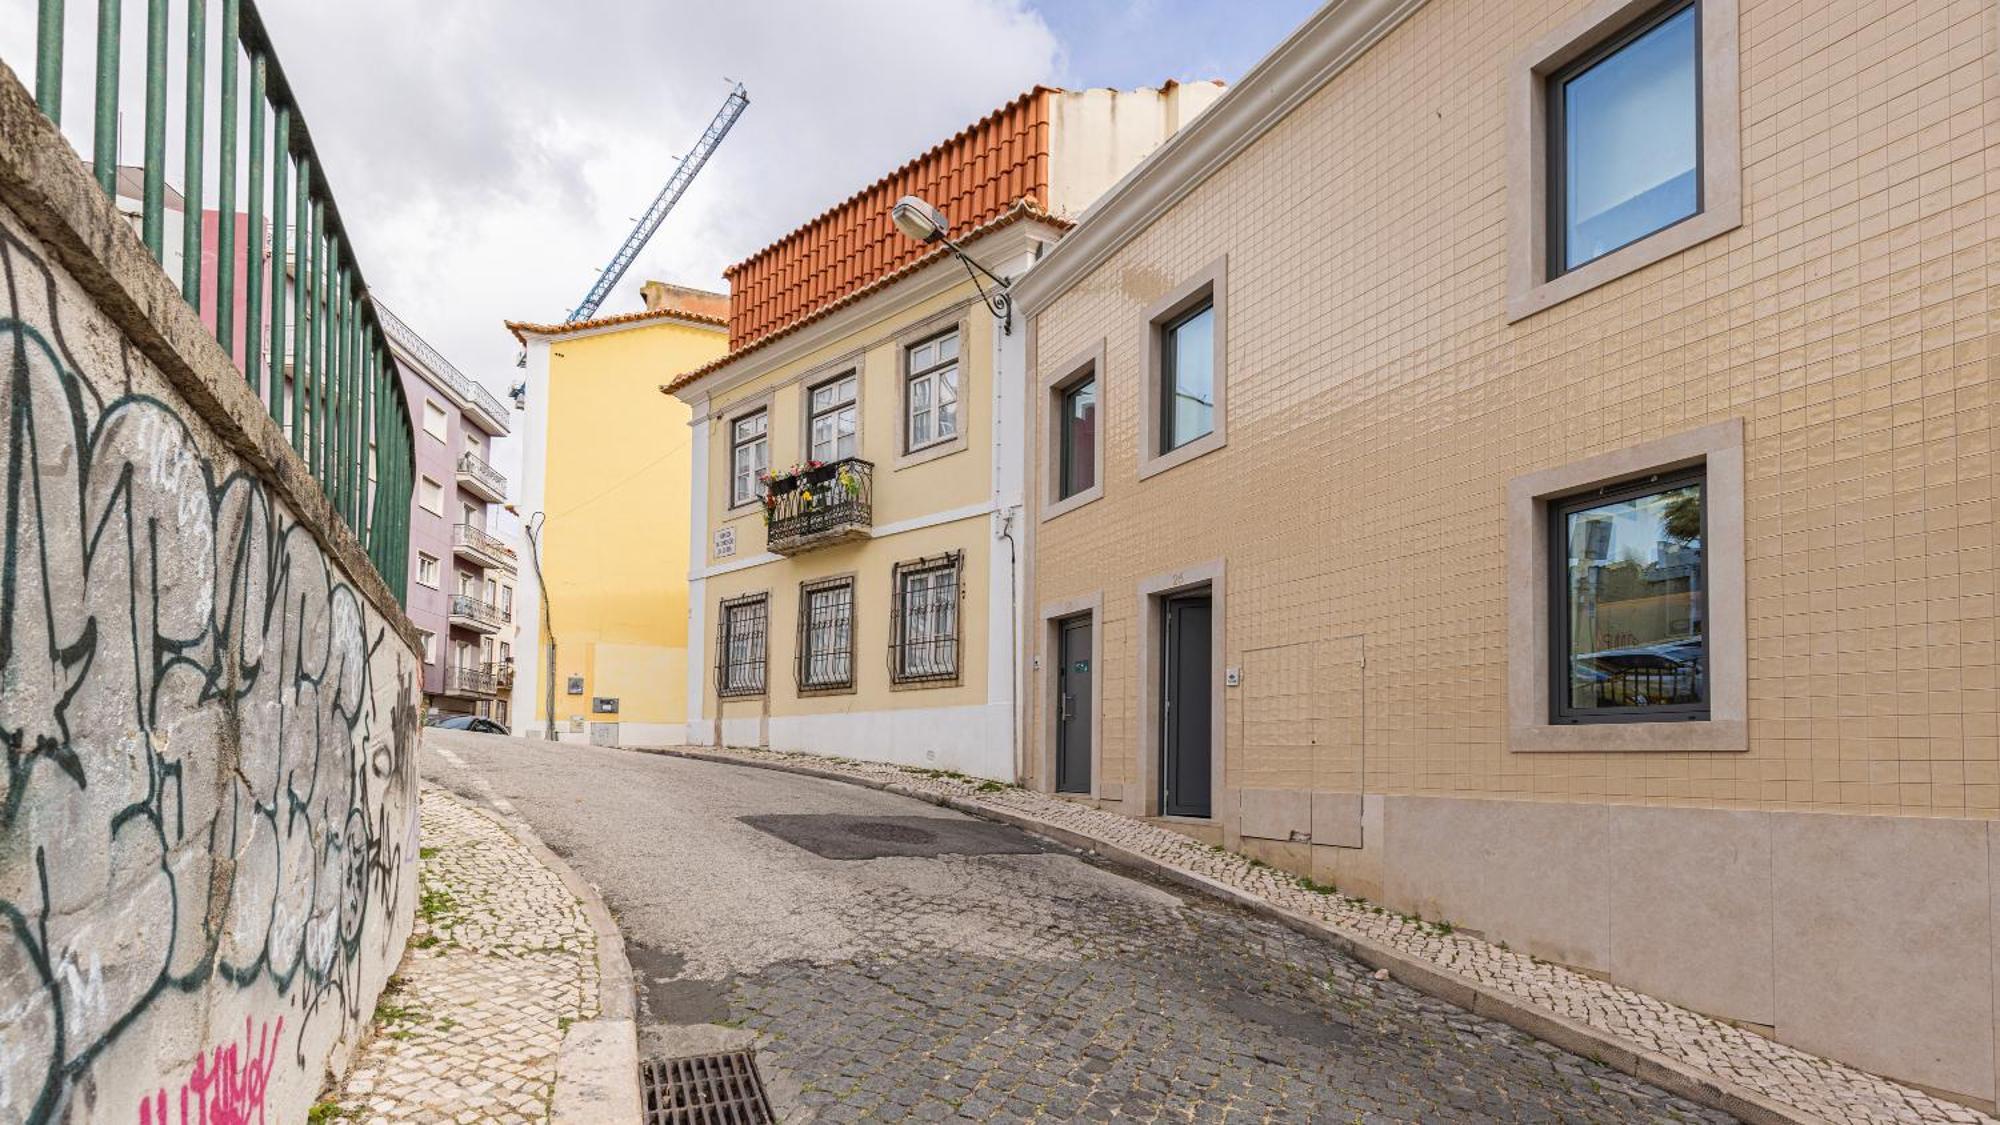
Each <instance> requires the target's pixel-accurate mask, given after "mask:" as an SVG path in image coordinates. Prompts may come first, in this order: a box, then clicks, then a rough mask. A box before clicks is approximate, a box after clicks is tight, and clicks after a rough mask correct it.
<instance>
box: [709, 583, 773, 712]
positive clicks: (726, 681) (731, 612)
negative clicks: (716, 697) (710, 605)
mask: <svg viewBox="0 0 2000 1125" xmlns="http://www.w3.org/2000/svg"><path fill="white" fill-rule="evenodd" d="M768 607H769V602H768V599H767V598H766V597H765V596H764V595H762V594H756V595H753V596H751V597H746V598H738V599H736V600H734V601H727V602H723V603H722V607H721V608H722V622H721V624H720V626H719V627H718V631H717V635H716V638H715V654H716V659H715V689H716V691H717V693H719V694H721V695H758V694H761V693H762V692H763V690H764V654H765V646H766V638H767V634H768V632H769V630H768V625H769V615H768V613H767V610H768Z"/></svg>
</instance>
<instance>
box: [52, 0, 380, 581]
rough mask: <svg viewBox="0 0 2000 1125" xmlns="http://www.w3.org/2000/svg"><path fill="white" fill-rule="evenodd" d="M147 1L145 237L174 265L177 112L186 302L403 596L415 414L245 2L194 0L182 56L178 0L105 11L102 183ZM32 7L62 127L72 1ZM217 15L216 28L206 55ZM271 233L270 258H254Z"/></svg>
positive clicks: (97, 150)
mask: <svg viewBox="0 0 2000 1125" xmlns="http://www.w3.org/2000/svg"><path fill="white" fill-rule="evenodd" d="M139 2H143V3H144V5H145V8H146V57H145V59H144V66H145V107H144V122H145V128H144V139H143V148H144V157H143V161H142V165H141V173H142V174H141V176H140V179H141V181H142V184H143V186H142V187H141V189H140V194H141V197H140V200H139V205H140V220H139V228H140V237H141V238H142V239H143V240H144V241H145V244H146V248H147V249H148V250H150V251H152V253H153V256H154V257H155V258H157V259H159V260H160V261H161V263H162V265H163V266H164V265H165V263H166V254H167V246H166V237H167V236H166V231H167V210H168V208H167V183H166V170H167V129H168V123H169V116H170V115H173V114H178V115H179V123H180V124H181V125H182V127H183V132H184V135H185V152H184V154H183V172H182V186H181V196H182V199H183V200H184V202H183V203H182V205H181V206H182V223H181V228H182V229H181V245H180V258H181V263H180V264H181V277H180V286H181V295H182V296H183V297H184V298H185V299H186V300H187V302H188V304H190V305H192V306H194V308H195V310H196V311H197V312H198V313H200V314H201V315H202V316H203V317H204V318H205V319H207V320H208V322H209V323H211V324H213V325H214V328H215V337H216V339H217V340H218V341H220V342H221V344H222V347H223V349H224V350H225V351H227V352H228V353H229V355H230V358H231V359H233V360H234V361H235V362H236V363H237V365H238V366H239V367H241V368H242V371H243V376H244V378H245V379H246V380H248V381H249V384H250V388H251V389H252V390H253V391H256V392H257V394H258V396H259V398H260V399H262V400H263V401H264V402H265V403H266V404H268V406H269V408H270V411H271V417H272V419H273V420H275V421H276V422H277V423H278V424H279V425H280V426H281V427H283V428H284V430H285V431H286V434H287V435H288V437H289V438H290V440H291V443H292V448H293V449H294V450H296V451H297V452H298V454H299V456H300V457H301V458H303V459H304V461H305V463H306V465H307V467H308V468H310V469H311V471H312V474H313V476H314V477H315V478H316V479H317V480H318V481H319V483H320V487H321V488H322V489H324V490H325V492H326V495H327V498H328V499H329V500H331V501H332V503H333V506H334V510H335V511H336V512H337V513H338V514H339V516H340V518H341V519H343V520H345V521H346V523H347V525H348V527H350V528H351V529H353V531H354V533H355V535H356V536H357V537H359V539H360V540H361V542H362V544H363V545H364V546H365V547H366V548H367V551H368V555H369V558H370V559H371V560H372V561H373V562H374V564H375V569H376V570H377V572H379V573H380V574H381V576H382V578H383V580H384V581H386V582H387V583H388V585H389V588H390V590H392V591H393V592H394V593H395V595H396V597H397V598H398V599H401V598H402V597H403V596H404V593H405V588H404V587H405V580H406V578H407V577H408V572H409V519H410V494H411V490H412V489H413V488H414V487H415V485H416V478H415V445H414V431H413V430H412V428H411V423H410V409H409V403H408V400H407V399H406V398H405V397H404V395H403V388H402V383H401V380H399V379H398V378H397V377H396V372H395V368H394V367H393V366H392V365H391V363H390V360H389V349H388V344H387V343H386V341H385V340H384V338H383V333H382V326H381V323H380V321H379V320H378V319H377V316H376V311H375V307H374V303H373V302H372V301H371V300H370V299H369V297H368V284H367V282H366V281H365V280H363V278H362V275H361V268H360V266H359V264H357V263H356V261H355V259H354V253H353V247H352V245H351V243H350V242H349V240H348V237H347V229H346V226H345V225H344V224H343V223H342V222H341V218H340V208H339V206H338V205H337V204H335V202H334V198H333V192H332V191H331V190H329V189H328V187H327V186H326V173H325V171H324V170H323V168H322V166H321V163H320V159H319V155H318V153H317V152H316V151H315V150H314V148H313V143H312V134H311V133H310V132H309V131H308V130H307V128H306V122H305V118H304V116H303V114H301V112H300V110H299V106H298V102H297V99H296V98H294V97H293V94H292V88H291V85H290V84H289V83H288V82H286V81H285V72H284V69H283V68H282V67H280V66H279V65H278V57H277V53H276V52H275V51H274V50H273V49H272V46H271V40H270V36H269V34H268V33H267V32H266V31H265V28H264V21H263V19H262V18H261V17H260V16H259V15H258V14H257V6H256V4H254V3H253V2H252V0H183V2H184V3H185V5H186V20H185V23H186V42H185V44H184V45H183V50H182V51H180V52H175V51H174V50H173V49H172V48H173V45H172V44H170V43H169V42H168V15H169V12H168V0H97V4H98V8H97V28H96V32H97V33H96V44H95V71H94V79H95V81H94V88H95V97H94V102H95V104H94V106H93V107H92V108H93V110H94V117H93V119H92V138H93V141H92V145H91V167H92V171H93V173H94V174H95V175H96V178H97V182H98V183H99V184H100V185H101V186H102V187H103V188H104V190H105V191H106V192H107V193H110V194H113V195H114V196H115V195H116V193H117V191H118V144H117V137H118V125H119V106H118V95H119V78H120V75H121V73H122V72H121V69H120V66H121V63H120V59H119V53H120V52H119V49H120V43H121V39H122V38H123V35H122V29H121V20H122V17H123V14H124V12H123V9H124V8H125V7H126V6H127V4H128V3H139ZM39 3H40V10H39V13H38V20H39V22H38V25H37V29H36V32H37V33H36V58H35V99H36V101H37V102H38V103H39V104H40V106H41V110H42V112H43V113H44V114H47V115H48V117H49V119H50V120H52V121H54V122H55V123H56V124H57V125H61V124H62V112H63V104H62V103H63V90H62V73H63V63H64V57H63V56H64V47H65V45H66V44H65V42H64V39H65V36H64V34H63V15H64V13H63V7H64V0H39ZM211 15H213V16H214V17H215V18H217V19H219V20H220V22H221V26H220V27H219V28H218V29H216V32H215V34H216V36H217V37H218V42H216V43H213V44H212V43H211V41H210V38H209V35H210V32H209V19H210V17H211ZM211 46H215V47H217V49H218V52H219V55H220V59H221V67H220V70H221V73H220V74H218V75H217V76H216V79H217V82H216V87H217V88H216V89H215V90H214V91H212V92H211V91H210V89H209V87H208V75H207V74H206V70H207V64H208V60H209V53H210V47H211ZM177 55H178V57H179V58H180V60H181V70H182V78H183V80H184V88H183V94H182V97H181V98H180V99H179V102H178V104H177V105H170V104H169V103H170V102H171V101H173V99H172V97H171V95H170V89H171V83H170V82H169V77H170V71H171V69H172V66H173V60H174V58H175V57H176V56H177ZM246 64H247V66H248V70H249V90H248V97H247V99H246V98H245V91H244V89H243V85H244V83H243V69H244V66H245V65H246ZM211 108H214V109H215V110H217V123H218V125H219V129H218V132H219V133H220V135H219V136H218V137H216V138H215V142H216V143H215V144H213V145H210V144H209V143H208V138H206V137H205V136H204V135H203V134H204V130H205V128H206V125H207V118H208V116H209V112H210V110H211ZM245 114H247V126H248V128H247V144H244V143H243V140H244V139H245V137H246V130H245V128H244V125H245V123H246V122H245V120H244V117H243V116H242V115H245ZM267 141H268V143H267ZM239 160H240V161H243V162H244V163H243V164H241V165H239V163H238V162H239ZM211 173H212V174H213V175H214V177H215V179H214V184H215V188H214V191H213V192H210V193H207V194H204V187H205V184H204V180H205V178H206V177H207V176H208V175H209V174H211ZM239 185H242V186H244V188H245V191H244V197H243V198H242V199H239V198H238V197H237V195H238V187H239ZM210 198H213V199H214V201H215V204H214V209H215V214H216V223H215V231H216V246H215V247H214V249H215V258H214V261H215V268H214V270H213V276H212V277H207V278H205V277H204V276H203V270H202V254H203V251H204V249H206V247H205V246H204V245H203V240H204V230H203V227H204V223H203V217H204V216H203V212H204V210H205V209H206V207H207V205H208V204H207V201H208V199H210ZM239 217H242V218H243V219H244V221H245V226H246V228H247V231H248V234H249V238H250V240H251V245H250V246H249V247H247V248H246V247H240V246H238V245H237V222H238V219H239ZM288 224H289V229H288ZM267 231H268V237H269V240H270V254H269V257H268V259H267V258H266V257H265V256H264V254H263V253H262V249H261V243H262V242H263V241H264V238H265V237H266V232H267ZM239 258H242V259H243V266H244V268H243V269H242V270H240V271H239V269H238V259H239ZM239 272H240V273H241V276H238V275H239ZM239 295H240V296H241V298H242V308H241V316H242V322H241V323H239V322H238V319H237V317H238V313H239V310H238V305H237V299H238V297H239ZM239 328H240V329H242V340H241V341H240V342H239V341H238V339H237V336H238V330H239ZM267 333H268V339H267ZM288 339H289V341H290V343H291V348H290V354H289V356H288V355H287V349H286V346H285V345H286V342H287V340H288Z"/></svg>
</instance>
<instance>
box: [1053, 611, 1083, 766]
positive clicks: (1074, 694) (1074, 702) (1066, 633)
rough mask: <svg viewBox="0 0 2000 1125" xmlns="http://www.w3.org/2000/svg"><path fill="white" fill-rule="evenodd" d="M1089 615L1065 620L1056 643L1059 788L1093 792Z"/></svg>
mask: <svg viewBox="0 0 2000 1125" xmlns="http://www.w3.org/2000/svg"><path fill="white" fill-rule="evenodd" d="M1090 632H1091V624H1090V618H1089V617H1072V618H1070V619H1069V620H1068V621H1065V622H1063V623H1062V627H1061V634H1060V640H1059V642H1058V643H1057V645H1056V659H1057V660H1058V661H1059V663H1058V664H1057V666H1056V792H1058V793H1088V792H1090V676H1091V667H1090V647H1091V646H1090Z"/></svg>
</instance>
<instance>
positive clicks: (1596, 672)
mask: <svg viewBox="0 0 2000 1125" xmlns="http://www.w3.org/2000/svg"><path fill="white" fill-rule="evenodd" d="M1703 501H1704V481H1703V477H1702V474H1701V473H1700V472H1699V471H1696V472H1693V473H1685V474H1679V475H1674V476H1663V477H1657V478H1653V479H1650V480H1648V481H1645V482H1643V483H1638V484H1633V485H1627V486H1621V487H1616V488H1607V489H1602V490H1600V491H1598V492H1596V493H1593V494H1592V495H1590V496H1588V497H1578V498H1576V499H1572V500H1567V501H1562V502H1560V503H1558V504H1557V505H1555V507H1554V510H1553V511H1552V512H1551V515H1552V516H1553V518H1552V519H1551V520H1550V521H1549V522H1550V527H1551V531H1552V533H1553V536H1554V543H1553V544H1552V546H1553V548H1554V550H1553V553H1552V557H1553V558H1554V559H1555V560H1556V566H1555V567H1554V568H1553V569H1554V578H1555V588H1554V589H1553V590H1552V591H1551V603H1550V604H1551V605H1552V606H1553V607H1554V608H1555V612H1554V613H1551V614H1550V615H1549V618H1550V623H1551V625H1552V626H1553V628H1554V631H1555V636H1554V638H1553V644H1552V646H1551V648H1552V651H1553V652H1555V653H1556V654H1557V667H1556V669H1555V670H1554V674H1553V675H1552V676H1551V677H1550V678H1551V680H1552V681H1553V682H1554V688H1555V700H1554V703H1555V714H1554V716H1553V718H1554V720H1555V721H1557V722H1602V721H1618V720H1627V721H1629V720H1634V719H1705V718H1707V717H1708V645H1707V627H1706V617H1707V612H1706V610H1707V603H1706V597H1707V581H1706V580H1707V567H1706V565H1705V560H1704V557H1703V552H1702V545H1703V541H1704V538H1705V536H1704V530H1705V527H1706V523H1705V520H1706V510H1705V505H1704V503H1703Z"/></svg>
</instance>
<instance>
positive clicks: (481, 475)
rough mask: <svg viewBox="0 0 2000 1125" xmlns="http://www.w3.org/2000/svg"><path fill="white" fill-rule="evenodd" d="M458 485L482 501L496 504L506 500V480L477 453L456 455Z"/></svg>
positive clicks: (468, 452) (469, 452)
mask: <svg viewBox="0 0 2000 1125" xmlns="http://www.w3.org/2000/svg"><path fill="white" fill-rule="evenodd" d="M458 483H459V484H461V485H463V486H465V487H466V488H467V489H470V490H471V491H472V492H473V493H474V494H476V495H477V496H479V497H480V498H481V499H484V500H491V501H493V502H494V503H496V504H498V503H501V502H503V501H505V500H506V499H507V478H506V477H505V476H503V475H501V473H500V470H498V469H496V468H494V467H493V466H491V465H489V464H487V463H486V459H485V458H483V457H481V456H480V455H479V454H477V453H473V452H471V451H467V452H465V453H461V454H459V455H458Z"/></svg>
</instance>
